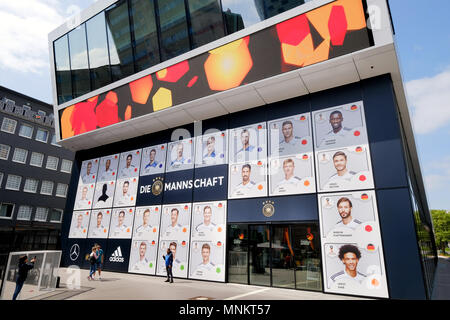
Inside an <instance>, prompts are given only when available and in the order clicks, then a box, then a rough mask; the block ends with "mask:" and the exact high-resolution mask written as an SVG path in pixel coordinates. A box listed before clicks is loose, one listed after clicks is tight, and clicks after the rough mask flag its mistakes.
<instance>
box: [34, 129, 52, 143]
mask: <svg viewBox="0 0 450 320" xmlns="http://www.w3.org/2000/svg"><path fill="white" fill-rule="evenodd" d="M39 131H45V132H47V139H45V141H43V140H39V139H38V132H39ZM49 135H50V132H49V131H48V130H45V129H41V128H38V129H37V132H36V136H35V137H34V140H36V141H39V142H42V143H47V142H48V136H49Z"/></svg>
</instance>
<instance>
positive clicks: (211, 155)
mask: <svg viewBox="0 0 450 320" xmlns="http://www.w3.org/2000/svg"><path fill="white" fill-rule="evenodd" d="M215 147H216V138H214V136H210V137H209V138H208V139H207V140H206V148H205V151H206V152H205V153H204V154H203V164H216V148H215Z"/></svg>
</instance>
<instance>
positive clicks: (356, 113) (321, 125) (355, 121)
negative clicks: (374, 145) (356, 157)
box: [313, 101, 368, 150]
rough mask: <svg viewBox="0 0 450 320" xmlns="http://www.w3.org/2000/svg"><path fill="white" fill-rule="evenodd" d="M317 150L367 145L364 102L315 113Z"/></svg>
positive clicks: (314, 123) (314, 124)
mask: <svg viewBox="0 0 450 320" xmlns="http://www.w3.org/2000/svg"><path fill="white" fill-rule="evenodd" d="M313 127H314V137H315V148H316V150H326V149H331V148H339V147H348V146H353V145H358V144H367V143H368V140H367V130H366V122H365V116H364V107H363V102H362V101H358V102H354V103H349V104H345V105H342V106H337V107H332V108H327V109H322V110H319V111H315V112H313Z"/></svg>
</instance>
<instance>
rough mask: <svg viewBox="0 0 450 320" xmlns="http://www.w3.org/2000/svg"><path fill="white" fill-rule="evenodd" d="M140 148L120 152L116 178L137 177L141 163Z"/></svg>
mask: <svg viewBox="0 0 450 320" xmlns="http://www.w3.org/2000/svg"><path fill="white" fill-rule="evenodd" d="M141 153H142V149H137V150H133V151H127V152H122V153H121V154H120V162H119V176H118V179H124V178H131V177H138V176H139V167H140V164H141Z"/></svg>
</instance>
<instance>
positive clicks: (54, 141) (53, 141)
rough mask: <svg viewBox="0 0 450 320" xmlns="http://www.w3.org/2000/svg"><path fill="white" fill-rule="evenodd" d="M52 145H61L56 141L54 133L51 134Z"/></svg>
mask: <svg viewBox="0 0 450 320" xmlns="http://www.w3.org/2000/svg"><path fill="white" fill-rule="evenodd" d="M51 143H52V145H54V146H55V147H61V146H60V145H59V144H57V143H56V134H54V135H52V142H51Z"/></svg>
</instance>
